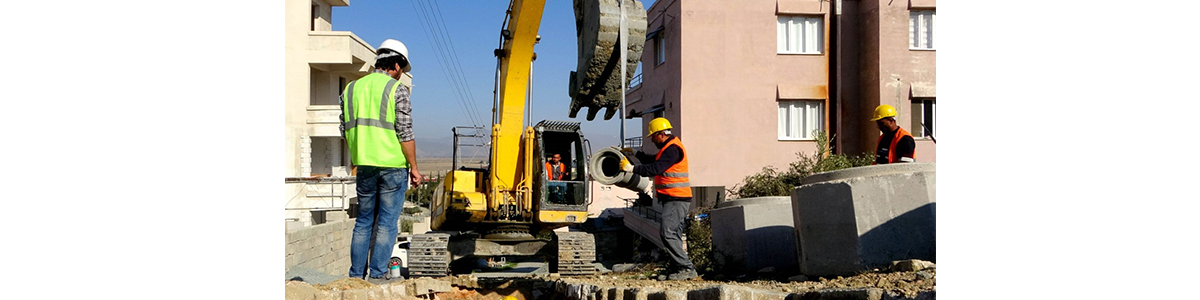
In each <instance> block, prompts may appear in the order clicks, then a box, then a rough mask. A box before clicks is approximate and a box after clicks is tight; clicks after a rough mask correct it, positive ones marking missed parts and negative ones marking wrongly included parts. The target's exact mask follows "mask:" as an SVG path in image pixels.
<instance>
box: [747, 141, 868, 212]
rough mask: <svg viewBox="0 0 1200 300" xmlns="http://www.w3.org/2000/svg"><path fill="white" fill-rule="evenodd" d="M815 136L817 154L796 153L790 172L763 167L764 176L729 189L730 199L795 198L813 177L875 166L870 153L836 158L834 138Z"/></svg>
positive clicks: (757, 175) (843, 155)
mask: <svg viewBox="0 0 1200 300" xmlns="http://www.w3.org/2000/svg"><path fill="white" fill-rule="evenodd" d="M814 135H816V137H817V138H816V140H817V149H816V152H814V153H812V154H806V153H803V152H801V153H796V156H797V160H796V161H795V162H792V163H791V164H789V166H788V169H787V170H786V171H784V172H782V173H781V172H779V171H777V170H776V169H775V168H773V167H763V170H762V172H759V173H758V174H754V175H750V176H746V178H745V179H744V180H743V181H742V183H741V184H738V185H735V186H734V187H733V188H732V189H729V193H730V194H731V195H730V196H736V197H737V198H751V197H762V196H788V195H791V193H792V189H794V188H796V187H797V186H799V185H800V181H801V180H802V179H804V178H805V177H808V176H810V175H812V174H816V173H821V172H829V171H834V170H840V169H846V168H852V167H860V166H868V165H871V164H872V163H874V162H875V157H874V156H872V155H871V154H870V153H863V154H861V155H857V156H851V155H846V154H833V147H832V146H830V145H829V143H830V141H831V137H829V136H828V134H826V133H825V132H824V131H816V132H814Z"/></svg>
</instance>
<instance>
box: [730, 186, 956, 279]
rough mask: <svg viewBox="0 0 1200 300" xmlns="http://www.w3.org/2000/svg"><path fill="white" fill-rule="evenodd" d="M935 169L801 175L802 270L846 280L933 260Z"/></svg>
mask: <svg viewBox="0 0 1200 300" xmlns="http://www.w3.org/2000/svg"><path fill="white" fill-rule="evenodd" d="M935 169H936V168H935V166H934V164H932V163H913V164H889V165H880V166H867V167H857V168H850V169H844V170H839V171H833V172H826V173H820V174H816V175H812V176H809V177H806V178H805V179H804V180H803V181H802V182H803V183H804V184H803V185H801V186H800V187H797V188H796V189H795V190H793V191H792V214H793V220H794V227H795V229H796V230H795V232H796V240H797V241H798V244H799V245H800V247H799V249H798V250H799V256H798V261H799V264H800V271H801V272H802V273H804V274H806V275H816V276H827V275H850V274H854V273H856V272H858V271H864V270H869V269H872V268H879V267H886V266H887V265H888V264H890V263H891V262H892V261H895V260H904V259H923V260H929V261H936V251H935V244H936V239H935V236H934V234H935V218H934V216H935V214H934V211H935V206H936V201H937V199H936V194H935V190H936V172H935ZM715 227H716V225H715V224H714V228H715ZM715 235H716V233H715V231H714V237H715Z"/></svg>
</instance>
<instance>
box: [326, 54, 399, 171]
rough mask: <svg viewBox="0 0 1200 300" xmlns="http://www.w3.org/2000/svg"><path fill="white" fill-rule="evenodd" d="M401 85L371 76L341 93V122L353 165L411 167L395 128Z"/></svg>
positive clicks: (353, 82) (379, 76)
mask: <svg viewBox="0 0 1200 300" xmlns="http://www.w3.org/2000/svg"><path fill="white" fill-rule="evenodd" d="M400 85H401V83H400V82H399V81H397V80H396V79H393V78H391V77H390V76H387V75H385V74H381V73H371V74H368V75H367V76H363V78H359V79H358V80H355V81H351V82H350V84H348V85H346V90H345V91H343V92H342V95H343V96H344V97H345V101H344V102H343V103H342V106H343V108H342V109H343V111H342V113H343V115H344V116H343V119H342V123H343V125H344V127H343V128H345V130H346V145H347V146H348V147H349V148H350V155H351V157H350V159H351V162H352V163H353V164H354V165H356V166H376V167H387V168H407V167H408V160H407V158H406V157H404V150H403V147H401V146H400V141H399V139H398V138H397V137H396V127H395V126H396V125H395V124H396V113H395V110H396V99H395V89H398V88H402V87H400Z"/></svg>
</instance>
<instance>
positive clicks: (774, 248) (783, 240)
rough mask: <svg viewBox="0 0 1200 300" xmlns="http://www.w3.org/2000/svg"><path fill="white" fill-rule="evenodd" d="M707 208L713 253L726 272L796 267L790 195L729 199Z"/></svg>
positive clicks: (790, 268) (785, 270)
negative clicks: (710, 208)
mask: <svg viewBox="0 0 1200 300" xmlns="http://www.w3.org/2000/svg"><path fill="white" fill-rule="evenodd" d="M717 207H718V208H717V209H715V210H713V211H711V212H709V218H710V219H711V220H712V241H713V253H714V257H715V259H716V260H717V262H718V264H720V265H723V266H724V267H725V269H724V270H723V271H726V272H735V273H751V272H756V271H758V270H762V269H764V268H773V269H775V270H776V271H779V272H785V273H793V272H795V271H797V270H799V262H798V259H797V254H798V251H797V250H796V233H795V231H794V229H793V226H794V224H795V221H794V220H792V200H791V197H782V196H781V197H756V198H745V199H730V200H727V201H724V202H721V204H719V205H718V206H717Z"/></svg>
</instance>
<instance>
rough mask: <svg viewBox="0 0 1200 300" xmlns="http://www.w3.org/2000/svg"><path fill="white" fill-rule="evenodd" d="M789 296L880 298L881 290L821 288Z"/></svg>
mask: <svg viewBox="0 0 1200 300" xmlns="http://www.w3.org/2000/svg"><path fill="white" fill-rule="evenodd" d="M789 297H790V298H792V299H803V300H882V299H883V290H882V289H877V288H861V289H842V290H823V291H813V292H807V293H802V294H792V295H791V296H789Z"/></svg>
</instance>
